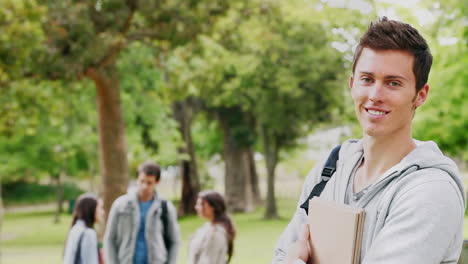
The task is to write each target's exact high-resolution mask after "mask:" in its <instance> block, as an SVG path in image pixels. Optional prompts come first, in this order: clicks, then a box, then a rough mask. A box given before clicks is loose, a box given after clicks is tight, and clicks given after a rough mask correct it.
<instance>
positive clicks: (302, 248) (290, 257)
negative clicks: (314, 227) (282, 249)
mask: <svg viewBox="0 0 468 264" xmlns="http://www.w3.org/2000/svg"><path fill="white" fill-rule="evenodd" d="M311 255H312V250H311V248H310V244H309V225H307V224H304V225H303V226H302V227H301V230H300V232H299V239H298V240H297V241H296V242H294V243H293V244H292V245H291V247H290V248H289V249H288V254H287V255H286V258H285V259H284V264H294V263H295V262H296V261H297V260H298V259H300V260H302V261H303V262H304V263H312V257H311Z"/></svg>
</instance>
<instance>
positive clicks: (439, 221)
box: [272, 140, 466, 264]
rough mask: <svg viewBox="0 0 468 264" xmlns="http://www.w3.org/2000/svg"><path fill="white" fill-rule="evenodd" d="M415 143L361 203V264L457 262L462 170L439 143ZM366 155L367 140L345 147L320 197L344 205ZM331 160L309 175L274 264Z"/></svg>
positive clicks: (300, 221)
mask: <svg viewBox="0 0 468 264" xmlns="http://www.w3.org/2000/svg"><path fill="white" fill-rule="evenodd" d="M415 143H416V144H417V147H416V148H415V149H414V150H413V151H412V152H410V153H409V154H408V155H407V156H406V157H405V158H403V159H402V160H401V162H399V163H398V164H396V165H395V166H393V167H392V168H390V169H389V170H388V171H387V172H385V173H384V174H383V175H382V176H381V177H380V178H379V179H378V180H377V181H376V182H375V183H373V184H372V185H371V186H370V187H369V188H368V189H367V192H366V193H365V194H364V195H363V196H362V197H361V199H360V200H359V201H358V202H357V204H356V206H357V207H360V208H364V209H365V211H366V218H365V223H364V225H365V227H364V233H363V240H362V247H361V263H365V264H377V263H378V264H387V263H388V264H390V263H391V264H417V263H421V264H431V263H434V264H435V263H456V262H457V260H458V258H459V256H460V253H461V249H462V243H463V220H464V211H465V202H466V197H465V190H464V187H463V184H462V181H461V179H460V176H459V172H458V169H457V166H456V165H455V163H454V162H453V161H452V160H451V159H449V158H447V157H446V156H444V155H443V154H442V152H441V151H440V150H439V148H438V147H437V145H436V144H435V143H434V142H432V141H428V142H420V141H415ZM362 155H363V147H362V140H348V141H346V142H344V143H343V145H342V147H341V149H340V153H339V160H338V162H337V168H336V169H337V170H336V172H335V174H334V175H333V177H332V178H331V180H330V181H329V182H328V184H327V185H326V187H325V189H324V190H323V192H322V194H321V196H320V197H321V198H324V199H327V200H331V201H336V202H339V203H344V201H345V194H346V189H347V186H348V180H349V178H350V174H351V172H352V171H353V168H354V167H355V166H356V165H357V163H358V161H359V160H360V159H361V157H362ZM327 157H328V156H326V157H324V159H323V160H322V161H321V162H319V163H318V164H317V165H316V166H315V167H314V169H313V170H312V171H311V172H310V173H309V175H308V176H307V178H306V181H305V184H304V188H303V190H302V194H301V196H300V198H299V202H298V206H297V210H296V212H295V213H294V216H293V218H292V219H291V222H290V223H289V224H288V226H287V227H286V229H285V230H284V232H283V233H282V235H281V236H280V238H279V240H278V242H277V245H276V248H275V252H274V257H273V262H272V263H273V264H279V263H282V261H283V259H284V257H285V255H286V252H287V249H288V247H289V246H290V245H291V244H292V243H293V242H294V241H296V240H297V235H298V230H299V228H300V226H301V225H302V224H304V223H306V220H307V216H306V213H305V211H304V210H303V209H301V208H299V205H300V204H302V203H303V202H304V201H305V200H306V199H307V197H308V195H309V194H310V192H311V190H312V188H313V187H314V186H315V185H316V184H317V183H318V182H320V174H321V171H322V169H323V166H324V164H325V161H326V158H327ZM310 213H311V214H313V212H310ZM324 228H327V227H324ZM312 235H313V234H312ZM335 239H339V237H337V238H335Z"/></svg>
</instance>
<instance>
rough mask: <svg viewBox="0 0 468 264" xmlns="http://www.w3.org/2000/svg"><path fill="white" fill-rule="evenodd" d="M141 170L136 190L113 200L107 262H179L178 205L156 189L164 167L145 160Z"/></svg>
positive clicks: (140, 167) (107, 229)
mask: <svg viewBox="0 0 468 264" xmlns="http://www.w3.org/2000/svg"><path fill="white" fill-rule="evenodd" d="M137 173H138V174H137V175H138V178H137V191H136V193H131V192H129V193H128V194H125V195H122V196H120V197H119V198H117V199H116V200H115V201H114V203H113V204H112V208H111V210H110V213H109V217H108V222H107V228H106V233H105V235H104V253H105V256H106V263H109V264H150V263H151V264H153V263H154V264H175V263H176V261H177V253H178V249H179V243H180V242H179V241H180V239H179V237H180V234H179V225H178V223H177V215H176V210H175V207H174V205H173V204H172V203H171V202H169V201H164V200H162V199H161V198H160V197H159V196H158V195H157V193H156V191H155V187H156V186H157V185H158V183H159V179H160V175H161V170H160V167H159V166H158V165H156V164H155V163H152V162H145V163H143V164H141V165H140V166H139V167H138V172H137ZM164 204H165V205H164Z"/></svg>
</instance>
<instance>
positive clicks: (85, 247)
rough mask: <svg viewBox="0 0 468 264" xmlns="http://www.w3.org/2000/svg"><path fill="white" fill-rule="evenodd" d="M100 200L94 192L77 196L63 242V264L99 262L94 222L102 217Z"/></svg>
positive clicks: (94, 263)
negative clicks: (70, 225)
mask: <svg viewBox="0 0 468 264" xmlns="http://www.w3.org/2000/svg"><path fill="white" fill-rule="evenodd" d="M103 214H104V209H103V205H102V200H100V199H98V197H97V196H95V195H94V194H89V193H85V194H82V195H80V196H79V197H78V201H77V203H76V206H75V210H74V212H73V222H72V227H71V229H70V231H69V232H68V237H67V242H66V244H65V254H64V261H63V263H64V264H78V263H86V264H99V263H101V260H100V257H99V252H98V251H99V249H98V239H97V234H96V231H95V230H94V224H95V223H96V222H100V221H101V219H102V218H103Z"/></svg>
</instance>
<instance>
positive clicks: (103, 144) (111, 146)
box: [88, 64, 129, 222]
mask: <svg viewBox="0 0 468 264" xmlns="http://www.w3.org/2000/svg"><path fill="white" fill-rule="evenodd" d="M88 76H89V77H90V78H91V79H92V80H93V81H94V83H95V85H96V91H97V93H96V100H97V110H98V111H97V112H98V129H99V154H100V156H99V165H100V174H101V177H102V181H101V188H102V194H103V200H104V209H105V212H106V216H107V215H108V214H109V210H110V207H111V206H112V203H113V202H114V200H115V199H116V198H117V197H119V196H120V195H122V194H124V193H126V191H127V186H128V180H129V179H128V162H127V149H126V142H125V125H124V119H123V114H122V107H121V102H120V89H119V78H118V74H117V69H116V68H115V66H114V65H112V64H111V65H110V66H107V67H106V68H102V69H101V68H100V69H89V70H88ZM106 218H107V217H106ZM104 222H105V221H104Z"/></svg>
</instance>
